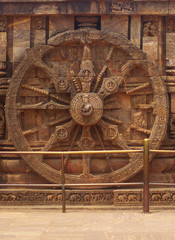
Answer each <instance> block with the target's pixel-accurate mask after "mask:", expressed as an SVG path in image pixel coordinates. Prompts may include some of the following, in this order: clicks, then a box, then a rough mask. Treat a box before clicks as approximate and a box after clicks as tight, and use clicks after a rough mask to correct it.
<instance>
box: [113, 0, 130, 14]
mask: <svg viewBox="0 0 175 240" xmlns="http://www.w3.org/2000/svg"><path fill="white" fill-rule="evenodd" d="M110 10H111V12H112V13H131V12H132V11H133V10H134V3H133V2H125V3H124V2H113V1H112V3H111V7H110Z"/></svg>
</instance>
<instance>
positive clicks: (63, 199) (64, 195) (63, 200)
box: [61, 153, 66, 213]
mask: <svg viewBox="0 0 175 240" xmlns="http://www.w3.org/2000/svg"><path fill="white" fill-rule="evenodd" d="M61 182H62V212H63V213H65V212H66V194H65V186H64V184H65V175H64V154H63V153H62V154H61Z"/></svg>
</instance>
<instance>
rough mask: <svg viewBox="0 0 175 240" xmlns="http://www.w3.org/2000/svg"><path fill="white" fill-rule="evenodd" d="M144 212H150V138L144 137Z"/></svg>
mask: <svg viewBox="0 0 175 240" xmlns="http://www.w3.org/2000/svg"><path fill="white" fill-rule="evenodd" d="M143 161H144V163H143V169H144V172H143V212H144V213H149V139H147V138H146V139H144V157H143Z"/></svg>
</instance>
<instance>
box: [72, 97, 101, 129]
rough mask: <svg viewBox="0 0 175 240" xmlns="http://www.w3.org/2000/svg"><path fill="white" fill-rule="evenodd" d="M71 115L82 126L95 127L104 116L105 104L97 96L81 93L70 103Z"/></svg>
mask: <svg viewBox="0 0 175 240" xmlns="http://www.w3.org/2000/svg"><path fill="white" fill-rule="evenodd" d="M70 114H71V116H72V118H73V119H74V120H75V122H76V123H78V124H80V125H83V126H91V125H94V124H96V123H97V122H98V121H99V120H100V119H101V117H102V115H103V102H102V100H101V99H100V98H99V97H98V96H97V94H94V93H89V94H87V93H79V94H77V95H76V96H75V97H74V98H73V99H72V101H71V103H70Z"/></svg>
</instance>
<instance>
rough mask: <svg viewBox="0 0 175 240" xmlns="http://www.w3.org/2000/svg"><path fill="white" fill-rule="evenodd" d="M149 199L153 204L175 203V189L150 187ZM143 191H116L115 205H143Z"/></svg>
mask: <svg viewBox="0 0 175 240" xmlns="http://www.w3.org/2000/svg"><path fill="white" fill-rule="evenodd" d="M149 201H150V205H151V206H163V205H164V206H165V205H170V206H174V205H175V189H174V188H171V189H150V195H149ZM142 202H143V193H142V191H141V190H116V191H114V205H116V206H127V205H128V206H132V205H133V206H141V205H142Z"/></svg>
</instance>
